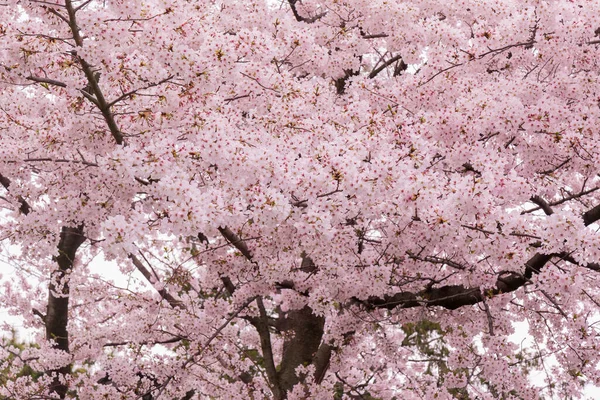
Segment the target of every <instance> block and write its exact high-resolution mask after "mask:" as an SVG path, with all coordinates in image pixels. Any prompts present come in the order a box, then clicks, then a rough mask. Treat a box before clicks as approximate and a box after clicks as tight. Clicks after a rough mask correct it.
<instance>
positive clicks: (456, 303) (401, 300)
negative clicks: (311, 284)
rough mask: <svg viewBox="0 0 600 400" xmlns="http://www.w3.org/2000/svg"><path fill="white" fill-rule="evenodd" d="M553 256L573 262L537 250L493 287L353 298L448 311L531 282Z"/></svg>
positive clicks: (599, 212) (587, 220)
mask: <svg viewBox="0 0 600 400" xmlns="http://www.w3.org/2000/svg"><path fill="white" fill-rule="evenodd" d="M582 218H583V222H584V224H585V225H586V226H588V225H591V224H593V223H594V222H596V221H598V220H600V205H597V206H596V207H594V208H592V209H590V210H588V211H587V212H585V213H584V214H583V215H582ZM553 257H560V258H561V259H563V260H566V261H569V262H571V261H573V262H574V260H572V258H570V257H569V256H568V255H565V254H564V253H554V254H541V253H536V254H535V255H534V256H533V257H531V258H530V259H529V260H528V261H527V262H526V263H525V269H524V271H523V273H522V274H519V273H515V272H510V273H506V272H503V273H500V274H499V275H498V278H497V280H496V285H495V286H494V287H492V288H485V287H482V286H474V287H467V286H464V285H447V286H442V287H438V288H428V289H425V290H421V291H419V292H400V293H396V294H393V295H384V296H382V297H378V296H371V297H369V298H368V299H367V300H361V299H357V298H354V300H355V301H357V302H358V303H360V304H362V305H364V306H365V307H366V308H368V309H374V308H385V309H388V310H392V309H394V308H413V307H420V306H428V307H431V306H439V307H443V308H447V309H449V310H455V309H457V308H460V307H464V306H468V305H474V304H477V303H480V302H482V301H484V300H485V298H486V297H488V298H491V297H493V296H496V295H499V294H503V293H510V292H514V291H515V290H517V289H519V288H521V287H522V286H525V285H526V284H527V283H529V282H530V281H531V278H532V277H533V275H534V274H539V273H540V271H541V270H542V268H543V267H544V266H545V265H546V263H548V261H550V260H551V259H552V258H553ZM586 267H587V268H589V269H590V270H594V271H595V270H598V264H594V263H592V264H589V266H586Z"/></svg>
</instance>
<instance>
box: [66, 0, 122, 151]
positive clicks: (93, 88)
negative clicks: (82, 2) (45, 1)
mask: <svg viewBox="0 0 600 400" xmlns="http://www.w3.org/2000/svg"><path fill="white" fill-rule="evenodd" d="M65 8H66V9H67V13H68V15H69V27H70V28H71V33H72V35H73V39H74V40H75V44H76V45H77V46H79V47H81V46H83V39H82V38H81V35H80V34H79V26H78V25H77V19H76V16H75V14H76V12H77V9H75V8H74V7H73V3H72V1H71V0H66V1H65ZM72 54H73V56H74V57H76V58H77V60H79V63H80V64H81V69H82V70H83V73H84V74H85V77H86V78H87V81H88V85H89V88H90V92H92V93H90V94H94V95H95V96H96V98H95V99H96V101H95V102H94V103H95V104H96V105H97V107H98V109H99V110H100V112H101V113H102V116H103V117H104V120H105V121H106V124H107V125H108V129H109V130H110V133H111V134H112V136H113V138H114V139H115V142H116V143H117V144H119V145H120V144H123V134H122V133H121V131H120V130H119V127H118V126H117V123H116V121H115V118H114V115H113V114H112V112H111V111H110V105H109V104H108V103H107V101H106V99H105V98H104V95H103V94H102V91H101V90H100V86H99V85H98V82H97V75H96V73H95V72H94V70H93V69H92V66H91V65H89V64H88V63H87V62H86V61H85V60H84V59H83V58H81V57H79V56H78V55H77V52H75V51H73V52H72ZM92 98H93V97H92Z"/></svg>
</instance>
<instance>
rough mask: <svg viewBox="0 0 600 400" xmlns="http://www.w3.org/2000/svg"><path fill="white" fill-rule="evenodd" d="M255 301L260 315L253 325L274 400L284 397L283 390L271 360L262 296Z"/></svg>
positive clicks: (266, 319) (271, 354)
mask: <svg viewBox="0 0 600 400" xmlns="http://www.w3.org/2000/svg"><path fill="white" fill-rule="evenodd" d="M256 302H257V304H258V310H259V313H260V317H259V318H258V320H257V321H256V322H255V323H254V327H255V328H256V330H257V331H258V336H259V337H260V347H261V349H262V353H263V360H264V363H265V370H266V372H267V377H268V378H269V382H270V383H271V391H272V392H273V396H274V398H275V400H282V399H285V397H286V396H285V390H284V389H282V387H281V386H280V383H279V377H278V375H277V369H276V368H275V362H274V361H273V348H272V347H271V334H270V333H269V325H268V323H269V322H268V317H267V312H266V310H265V305H264V304H263V301H262V298H260V297H259V298H258V299H257V300H256Z"/></svg>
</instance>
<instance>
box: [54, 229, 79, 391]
mask: <svg viewBox="0 0 600 400" xmlns="http://www.w3.org/2000/svg"><path fill="white" fill-rule="evenodd" d="M83 242H85V236H84V235H83V227H82V226H79V227H76V228H72V227H63V228H62V231H61V233H60V242H59V243H58V256H57V257H55V259H54V260H55V261H56V263H57V264H58V269H57V270H56V271H55V272H54V273H53V274H52V277H51V279H50V285H49V287H48V306H47V308H46V317H45V323H46V339H48V340H52V341H54V343H55V344H54V348H56V349H58V350H62V351H65V352H67V353H68V352H69V332H68V330H67V325H68V322H69V273H70V271H71V269H72V268H73V260H74V259H75V253H76V252H77V249H78V248H79V246H81V244H82V243H83ZM70 372H71V365H70V364H69V365H65V366H63V367H61V368H59V369H56V370H52V371H49V373H53V374H56V375H55V378H54V380H53V382H52V386H51V388H50V389H51V392H54V393H56V394H57V395H58V396H59V397H60V398H61V399H63V398H65V396H66V394H67V389H68V387H67V385H65V384H64V383H61V381H60V375H65V374H69V373H70Z"/></svg>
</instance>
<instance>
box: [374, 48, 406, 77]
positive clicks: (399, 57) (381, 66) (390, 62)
mask: <svg viewBox="0 0 600 400" xmlns="http://www.w3.org/2000/svg"><path fill="white" fill-rule="evenodd" d="M396 61H400V64H401V66H400V69H401V70H406V69H407V68H408V65H406V64H404V62H403V61H402V56H401V55H400V54H397V55H395V56H394V57H392V58H390V59H389V60H387V61H385V62H384V63H383V64H381V65H380V66H379V67H377V68H375V69H374V70H373V71H371V73H370V74H369V78H371V79H373V78H375V77H376V76H377V75H378V74H379V73H380V72H381V71H383V70H384V69H386V68H387V67H389V66H390V65H392V64H393V63H395V62H396Z"/></svg>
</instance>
